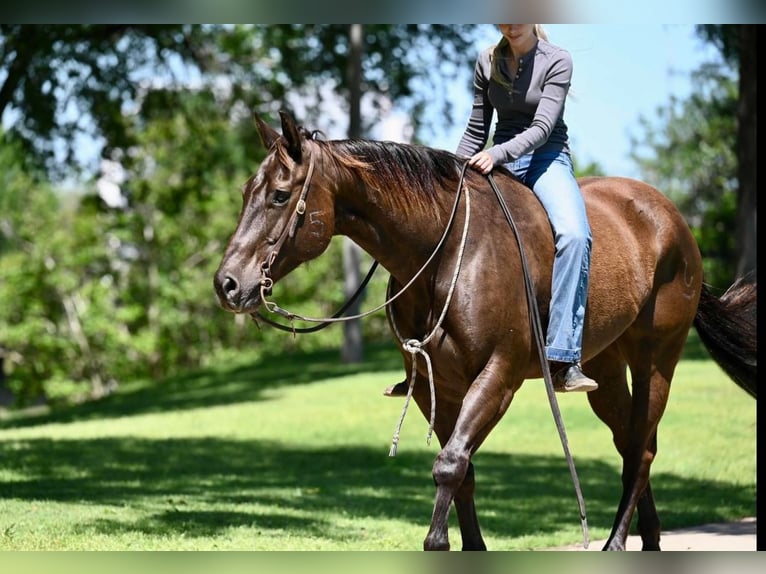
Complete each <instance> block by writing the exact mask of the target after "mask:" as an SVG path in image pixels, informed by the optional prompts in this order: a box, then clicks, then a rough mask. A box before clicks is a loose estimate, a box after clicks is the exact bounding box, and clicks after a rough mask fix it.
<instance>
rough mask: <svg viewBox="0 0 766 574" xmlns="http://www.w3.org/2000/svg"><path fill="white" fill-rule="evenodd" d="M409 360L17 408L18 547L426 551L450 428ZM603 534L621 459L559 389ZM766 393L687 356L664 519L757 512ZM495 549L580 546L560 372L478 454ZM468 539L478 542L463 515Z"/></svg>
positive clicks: (291, 364) (525, 392)
mask: <svg viewBox="0 0 766 574" xmlns="http://www.w3.org/2000/svg"><path fill="white" fill-rule="evenodd" d="M401 377H402V368H401V361H400V359H399V356H398V354H397V353H396V352H395V351H392V350H391V349H390V347H387V348H372V349H369V350H368V358H367V360H366V362H365V363H364V364H363V365H361V366H359V365H356V366H354V365H342V364H341V363H340V362H339V361H338V354H337V352H321V353H312V354H309V355H305V356H294V355H290V356H284V357H271V358H268V359H264V360H262V361H259V362H256V363H253V364H248V363H246V362H241V363H239V364H230V365H220V366H219V367H218V368H215V369H212V368H211V369H207V370H204V371H200V372H197V373H193V374H189V375H186V376H181V377H176V378H173V379H169V380H166V381H163V382H161V383H160V384H148V383H145V382H144V383H140V382H138V383H134V384H133V385H125V386H124V387H123V388H121V389H120V391H119V392H118V393H116V394H115V395H113V396H111V397H109V398H107V399H105V400H102V401H100V402H98V403H93V404H84V405H80V406H77V407H72V408H68V409H65V410H61V411H53V412H48V413H40V414H37V415H31V414H26V415H15V416H13V417H6V419H4V420H0V460H2V465H0V550H132V549H146V550H213V549H219V550H229V549H238V550H250V549H252V550H295V549H309V550H325V549H327V550H397V549H406V550H419V549H420V548H421V547H422V540H423V538H424V537H425V534H426V532H427V529H428V524H429V521H430V516H431V510H432V503H433V496H434V489H433V484H432V480H431V465H432V463H433V459H434V457H435V456H436V454H437V446H436V441H435V440H434V441H433V443H432V444H431V445H430V446H428V445H427V444H426V441H425V435H426V432H427V423H426V421H425V419H424V418H423V417H422V415H420V413H419V412H418V411H417V409H416V407H415V405H414V404H413V405H412V407H411V409H410V411H409V412H408V414H407V417H406V419H405V421H404V427H403V431H402V437H401V441H400V443H399V454H398V455H397V456H396V457H395V458H389V457H388V448H389V445H390V441H391V436H392V433H393V430H394V426H395V424H396V422H397V420H398V417H399V415H400V413H401V407H402V399H392V398H386V397H383V396H382V394H381V393H382V390H383V388H384V387H385V386H387V385H389V384H391V383H393V382H396V381H398V380H400V379H401ZM559 397H560V398H559V404H560V407H561V410H562V414H563V417H564V422H565V424H566V427H567V433H568V437H569V445H570V449H571V451H572V453H573V455H574V457H575V463H576V466H577V471H578V475H579V477H580V481H581V484H582V488H583V494H584V497H585V503H586V509H587V514H588V524H589V527H590V536H591V539H598V538H602V537H606V536H607V535H608V532H609V528H610V526H611V522H612V519H613V517H614V512H615V509H616V506H617V502H618V500H619V496H620V466H619V459H618V457H617V454H616V452H615V450H614V448H613V446H612V444H611V437H610V435H609V433H608V431H607V429H606V427H605V426H603V424H601V423H600V422H599V421H598V420H597V419H596V418H595V416H594V415H593V414H592V413H591V411H590V410H589V408H588V406H587V400H586V399H585V397H584V396H583V395H571V396H570V395H564V396H561V395H560V396H559ZM755 437H756V402H755V401H754V400H753V399H752V398H750V397H749V396H747V395H746V394H745V393H744V392H743V391H742V390H740V389H739V388H738V387H736V386H735V385H734V384H733V383H732V382H731V381H730V380H729V379H727V378H726V376H725V375H724V374H723V373H722V372H721V371H720V369H718V367H717V366H715V364H713V363H712V362H710V361H709V360H706V359H694V360H692V359H688V358H687V359H686V360H684V361H683V362H682V363H681V364H680V365H679V368H678V370H677V374H676V377H675V380H674V383H673V390H672V392H671V398H670V403H669V405H668V409H667V411H666V413H665V416H664V418H663V421H662V423H661V424H660V432H659V454H658V458H657V460H656V461H655V463H654V465H653V473H652V486H653V490H654V494H655V499H656V502H657V505H658V510H659V513H660V518H661V519H662V520H663V526H664V528H678V527H683V526H691V525H697V524H702V523H706V522H713V521H722V520H730V519H737V518H742V517H745V516H754V515H755V512H756V507H755V499H756V439H755ZM474 462H475V465H476V476H477V507H478V511H479V519H480V522H481V524H482V528H483V532H484V534H485V538H486V541H487V544H488V546H489V547H490V549H493V550H515V549H530V548H544V547H552V546H558V545H563V544H570V543H578V542H580V541H581V540H582V534H581V530H580V521H579V517H578V511H577V501H576V497H575V493H574V488H573V485H572V482H571V478H570V475H569V470H568V467H567V465H566V461H565V459H564V456H563V451H562V447H561V444H560V442H559V439H558V435H557V433H556V429H555V425H554V423H553V420H552V417H551V414H550V408H549V406H548V403H547V398H546V395H545V392H544V389H543V386H542V381H528V382H527V383H526V384H525V386H524V388H523V389H522V390H521V392H520V393H519V394H518V395H517V397H516V398H515V399H514V403H513V404H512V405H511V408H510V410H509V412H508V414H507V415H506V417H505V418H504V419H503V421H501V423H500V424H499V425H498V427H497V428H496V429H495V431H494V432H493V433H492V434H491V435H490V437H489V439H488V440H487V442H486V443H485V445H484V446H483V447H482V449H481V450H480V451H479V453H478V454H477V455H476V457H475V459H474ZM451 525H452V526H451V531H450V533H451V541H452V544H453V548H459V547H460V536H459V531H458V530H457V526H456V521H455V520H454V515H453V516H452V522H451Z"/></svg>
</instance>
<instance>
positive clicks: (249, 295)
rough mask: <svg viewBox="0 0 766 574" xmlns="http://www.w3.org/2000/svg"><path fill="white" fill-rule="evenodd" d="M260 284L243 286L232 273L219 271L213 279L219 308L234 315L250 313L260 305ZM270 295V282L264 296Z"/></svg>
mask: <svg viewBox="0 0 766 574" xmlns="http://www.w3.org/2000/svg"><path fill="white" fill-rule="evenodd" d="M261 284H262V282H258V283H256V284H254V285H253V286H251V287H248V286H246V285H243V281H242V280H241V279H239V278H237V277H236V276H235V275H234V274H233V273H229V272H226V271H225V270H219V271H218V272H217V273H216V274H215V277H214V279H213V285H214V287H215V292H216V295H218V301H219V302H220V303H221V306H222V307H223V308H224V309H226V310H227V311H232V312H234V313H252V312H254V311H255V310H256V309H257V308H258V307H259V306H260V304H261ZM270 293H271V282H270V281H269V287H268V288H266V289H264V294H266V295H268V294H270Z"/></svg>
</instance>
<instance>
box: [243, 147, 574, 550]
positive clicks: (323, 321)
mask: <svg viewBox="0 0 766 574" xmlns="http://www.w3.org/2000/svg"><path fill="white" fill-rule="evenodd" d="M467 167H468V162H465V163H464V164H463V167H462V168H461V170H460V180H459V182H458V188H457V191H456V193H455V202H454V204H453V207H452V212H451V214H450V219H449V221H448V223H447V226H446V227H445V230H444V233H443V234H442V236H441V238H440V239H439V242H438V243H437V245H436V247H435V248H434V251H433V252H432V253H431V255H430V257H429V258H428V259H427V260H426V262H425V263H424V264H423V266H422V267H421V268H420V269H419V270H418V271H417V273H415V275H413V276H412V278H411V279H410V280H409V282H408V283H407V284H406V285H404V286H403V287H402V288H401V289H400V290H399V291H398V292H397V293H395V294H394V295H392V296H390V297H389V296H388V295H389V293H388V292H387V293H386V295H387V298H386V300H385V301H384V302H383V303H381V304H380V305H378V306H377V307H375V308H373V309H370V310H368V311H365V312H363V313H360V314H358V315H350V316H342V315H343V313H344V312H345V310H346V309H348V307H350V306H351V304H352V303H353V302H354V301H355V300H356V299H357V298H358V296H359V295H360V294H361V292H362V291H363V290H364V288H365V287H366V286H367V283H369V281H370V279H371V278H372V276H373V274H374V272H375V270H376V268H377V266H378V262H377V261H374V262H373V265H372V267H371V269H370V271H368V273H367V276H366V277H365V279H364V280H363V281H362V283H361V284H360V285H359V287H358V288H357V290H356V292H355V293H354V294H353V295H352V297H351V298H350V299H349V300H348V301H347V302H346V303H345V304H344V305H343V306H342V307H341V308H340V309H339V310H338V311H337V312H336V313H335V314H333V315H332V316H331V317H325V318H316V317H307V316H304V315H299V314H297V313H292V312H290V311H288V310H286V309H283V308H281V307H279V305H277V304H276V303H274V302H272V301H269V300H268V299H267V298H266V297H267V294H268V293H269V292H270V291H271V288H272V287H273V285H274V281H273V279H272V278H271V277H270V274H271V265H272V264H273V263H274V261H275V260H276V258H277V256H278V255H279V251H280V250H281V249H282V246H283V245H284V243H285V242H286V241H287V240H288V239H289V238H292V237H294V235H295V232H296V230H297V227H298V224H299V219H300V217H302V216H303V214H304V213H305V212H306V197H307V195H308V192H309V188H310V185H311V177H312V176H313V173H314V156H313V155H312V156H310V159H309V167H308V171H307V173H306V180H305V181H304V183H303V188H302V189H301V195H300V197H299V199H298V202H297V204H296V207H295V211H294V212H293V213H292V215H291V216H290V219H289V220H288V222H287V224H286V225H285V228H284V230H283V231H282V233H281V235H280V236H279V238H278V239H277V241H276V242H275V244H274V247H273V249H272V250H271V252H270V253H269V255H268V256H267V258H266V260H265V261H264V262H263V263H262V264H261V272H262V279H261V287H260V295H261V301H262V302H263V304H264V306H265V307H266V309H268V310H269V311H270V312H272V313H276V314H278V315H282V316H283V317H285V318H287V319H288V320H289V321H290V322H291V324H292V322H293V321H295V320H296V319H297V320H300V321H306V322H313V323H319V324H318V325H316V326H314V327H310V328H296V327H295V326H294V325H291V326H290V327H287V326H285V325H282V324H280V323H276V322H274V321H271V320H270V319H268V318H266V317H265V316H263V315H262V314H261V313H260V311H256V312H255V313H251V316H252V317H253V319H254V320H255V321H256V323H257V319H256V317H255V315H256V314H257V315H258V317H259V318H261V319H262V320H263V321H265V322H266V323H268V324H269V325H272V326H274V327H276V328H278V329H281V330H283V331H291V332H293V333H294V334H295V333H310V332H315V331H318V330H320V329H323V328H325V327H327V326H329V325H330V324H332V323H336V322H342V321H351V320H355V319H361V318H363V317H366V316H368V315H371V314H373V313H375V312H377V311H379V310H381V309H383V308H384V307H387V306H389V305H390V304H391V303H393V302H394V301H395V300H396V299H397V298H398V297H399V296H400V295H401V294H402V293H404V292H405V291H406V290H407V289H408V288H409V287H410V286H411V285H412V284H413V283H414V282H415V280H416V279H417V278H418V277H419V276H420V275H421V274H422V273H423V272H424V271H425V269H426V267H428V265H429V264H430V263H431V261H433V259H434V257H436V255H437V253H438V252H439V251H440V250H441V247H442V245H443V244H444V242H445V241H446V238H447V236H448V235H449V232H450V230H451V228H452V224H453V222H454V220H455V215H456V213H457V209H458V205H459V203H460V197H461V195H462V192H463V190H464V189H465V191H466V217H465V222H464V226H463V236H462V238H461V244H460V251H459V253H458V257H457V261H456V264H455V270H454V274H453V277H452V282H451V284H450V288H449V291H448V293H447V298H446V300H445V304H444V308H443V309H442V313H441V315H440V316H439V319H438V320H437V322H436V324H435V325H434V327H433V328H432V329H431V332H430V333H429V334H428V335H426V337H425V338H424V339H423V340H422V341H421V340H417V339H406V340H405V339H404V338H403V337H402V336H401V334H400V333H399V330H398V329H397V327H396V322H395V321H394V320H393V313H392V315H391V318H392V320H391V325H392V326H393V329H394V332H395V333H396V336H397V338H398V339H399V342H400V344H401V345H402V348H403V349H404V350H405V351H407V352H409V353H410V354H411V355H412V359H413V365H412V372H411V375H410V382H409V386H408V389H407V396H406V399H405V402H404V406H403V408H402V414H401V416H400V418H399V421H398V423H397V426H396V430H395V431H394V436H393V439H392V444H391V449H390V450H389V456H396V451H397V446H398V442H399V433H400V430H401V426H402V423H403V422H404V417H405V414H406V412H407V407H408V405H409V402H410V398H411V397H412V391H413V388H414V386H415V380H416V371H417V369H416V361H417V356H418V355H423V357H424V359H425V361H426V366H427V369H428V380H429V387H430V392H431V417H430V422H429V428H428V435H427V437H426V441H427V443H428V444H430V442H431V435H432V432H433V428H434V422H435V416H436V391H435V387H434V380H433V369H432V366H431V359H430V356H429V355H428V353H427V352H426V351H425V350H424V349H423V347H424V346H425V345H426V344H427V343H428V342H429V341H430V340H431V338H432V337H433V335H434V334H435V332H436V330H437V329H438V328H439V326H440V325H441V323H442V321H443V320H444V318H445V317H446V315H447V309H448V307H449V304H450V302H451V300H452V294H453V292H454V288H455V285H456V283H457V278H458V275H459V273H460V265H461V262H462V257H463V253H464V250H465V244H466V239H467V235H468V223H469V219H470V196H469V193H468V187H467V186H466V185H465V182H464V180H465V171H466V169H467ZM487 178H488V180H489V183H490V186H491V187H492V190H493V191H494V193H495V196H496V197H497V200H498V203H499V204H500V207H501V209H502V211H503V215H504V216H505V219H506V221H507V222H508V224H509V226H510V227H511V229H512V230H513V234H514V237H515V238H516V243H517V244H518V246H519V255H520V257H521V265H522V270H523V276H524V286H525V289H526V294H527V308H528V310H529V318H530V323H531V327H532V331H533V333H534V336H535V341H536V343H537V350H538V354H539V357H540V365H541V368H542V371H543V378H544V380H545V389H546V392H547V394H548V402H549V403H550V406H551V411H552V413H553V418H554V421H555V423H556V429H557V430H558V433H559V438H560V440H561V445H562V447H563V449H564V454H565V456H566V459H567V464H568V465H569V471H570V474H571V475H572V480H573V482H574V487H575V492H576V494H577V503H578V506H579V511H580V522H581V525H582V530H583V538H584V540H583V546H584V547H585V548H587V547H588V523H587V518H586V515H585V502H584V499H583V495H582V490H581V488H580V480H579V478H578V476H577V471H576V469H575V466H574V461H573V459H572V454H571V452H570V450H569V443H568V440H567V436H566V430H565V428H564V423H563V420H562V418H561V410H560V409H559V406H558V401H557V399H556V392H555V390H554V388H553V381H552V378H551V373H550V368H549V366H548V361H547V358H546V357H545V350H544V349H545V343H544V335H543V328H542V321H541V319H540V312H539V309H538V307H537V300H536V297H535V293H534V288H533V285H532V281H531V276H530V273H529V268H528V266H527V260H526V255H525V253H524V248H523V245H522V243H521V236H520V234H519V231H518V229H517V227H516V223H515V222H514V220H513V217H512V216H511V213H510V211H509V209H508V206H507V205H506V203H505V200H504V199H503V196H502V194H501V193H500V190H499V189H498V187H497V184H496V183H495V180H494V178H493V177H492V174H491V173H490V174H489V175H488V176H487ZM390 285H391V284H390V282H389V288H390Z"/></svg>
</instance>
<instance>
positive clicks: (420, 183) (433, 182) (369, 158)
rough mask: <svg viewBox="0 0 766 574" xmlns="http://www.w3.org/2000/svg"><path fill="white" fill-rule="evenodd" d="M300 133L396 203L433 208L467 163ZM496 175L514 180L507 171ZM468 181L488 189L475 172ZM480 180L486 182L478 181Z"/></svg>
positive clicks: (416, 149) (419, 149) (396, 146)
mask: <svg viewBox="0 0 766 574" xmlns="http://www.w3.org/2000/svg"><path fill="white" fill-rule="evenodd" d="M298 129H299V131H300V132H301V133H302V135H303V136H304V137H306V138H307V139H309V140H312V141H313V142H315V143H316V144H317V145H318V146H319V148H320V149H321V150H322V151H323V152H324V153H326V154H327V156H328V157H329V158H330V159H331V160H332V161H333V162H335V163H336V165H337V166H338V167H339V168H342V169H346V170H349V171H350V172H352V173H353V175H354V176H355V177H358V178H359V179H361V180H362V182H363V183H364V184H365V185H366V186H368V187H371V188H377V189H380V190H391V192H392V193H390V194H387V197H388V198H389V199H390V200H391V201H392V202H394V203H409V204H411V203H412V202H415V203H416V204H420V205H425V204H431V203H432V202H433V201H434V199H435V198H436V197H437V188H443V189H447V190H452V191H455V190H456V189H457V183H458V180H459V179H460V171H461V169H462V166H463V162H464V161H465V160H463V159H461V158H459V157H458V156H457V155H455V154H454V153H452V152H449V151H446V150H442V149H437V148H431V147H427V146H424V145H419V144H408V143H399V142H393V141H377V140H370V139H363V138H352V139H343V140H326V139H324V137H323V134H322V132H321V131H318V130H315V131H309V130H306V129H305V128H303V127H299V128H298ZM277 148H278V149H277V152H278V153H279V155H280V156H281V159H282V161H283V162H286V161H287V151H286V150H284V149H282V146H280V145H279V142H277ZM496 171H500V172H504V173H506V174H507V175H510V176H511V177H513V176H512V175H511V174H510V172H508V171H507V170H506V169H505V168H504V167H498V168H496ZM466 177H467V178H468V179H469V180H472V181H473V183H474V185H486V179H484V178H483V177H482V176H481V175H480V174H478V173H477V172H475V171H473V170H468V171H467V173H466ZM478 178H481V179H482V180H483V181H477V179H478ZM514 179H515V178H514Z"/></svg>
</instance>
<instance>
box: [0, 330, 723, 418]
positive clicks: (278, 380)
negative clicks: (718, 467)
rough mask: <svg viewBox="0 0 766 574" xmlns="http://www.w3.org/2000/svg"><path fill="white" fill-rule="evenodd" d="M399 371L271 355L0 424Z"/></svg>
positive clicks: (379, 349) (330, 354)
mask: <svg viewBox="0 0 766 574" xmlns="http://www.w3.org/2000/svg"><path fill="white" fill-rule="evenodd" d="M683 358H684V360H705V359H709V358H710V355H709V354H708V352H707V350H706V349H705V348H704V346H703V345H702V342H701V341H700V339H699V336H698V335H697V333H696V331H695V330H694V329H692V330H691V332H690V334H689V339H688V341H687V343H686V348H685V351H684V356H683ZM395 370H400V371H401V372H402V375H404V369H403V365H402V359H401V355H400V354H399V351H398V350H397V349H396V347H395V346H394V345H393V343H378V344H374V345H367V346H366V348H365V360H364V362H362V363H357V364H344V363H343V362H342V361H341V360H340V357H339V351H338V350H337V349H331V350H323V351H313V352H305V353H285V354H281V355H271V356H265V357H264V358H262V359H260V360H258V361H254V362H252V363H240V364H237V365H233V366H226V365H218V366H215V367H210V368H207V369H200V370H196V371H191V372H188V373H183V374H180V375H177V376H174V377H168V378H166V379H163V380H160V381H146V382H144V383H141V384H134V385H132V387H130V388H129V389H121V390H120V391H119V392H117V393H115V394H113V395H110V396H108V397H105V398H103V399H101V400H98V401H90V402H86V403H83V404H80V405H75V406H67V407H57V408H53V409H52V410H50V411H43V412H42V413H34V412H33V413H32V414H28V415H25V416H13V417H10V418H8V419H5V420H2V419H0V429H7V428H21V427H28V426H36V425H41V424H48V423H67V422H74V421H82V420H89V419H108V418H114V417H123V416H129V415H135V414H146V413H157V412H168V411H174V410H183V409H193V408H200V407H211V406H220V405H228V404H235V403H239V402H244V401H256V400H262V399H263V395H264V391H267V390H269V389H274V388H279V387H283V386H288V385H297V384H305V383H310V382H313V381H320V380H323V379H327V378H331V377H339V376H345V375H353V374H358V373H363V372H379V371H395Z"/></svg>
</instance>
